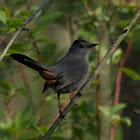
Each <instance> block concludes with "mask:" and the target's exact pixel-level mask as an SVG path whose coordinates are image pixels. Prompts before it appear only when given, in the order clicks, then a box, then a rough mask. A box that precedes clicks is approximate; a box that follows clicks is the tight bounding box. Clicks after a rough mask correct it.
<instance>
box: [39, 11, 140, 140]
mask: <svg viewBox="0 0 140 140" xmlns="http://www.w3.org/2000/svg"><path fill="white" fill-rule="evenodd" d="M139 16H140V9H139V10H138V11H137V12H136V14H135V15H134V17H133V18H132V19H131V20H130V21H129V23H128V24H127V25H126V27H125V28H124V29H123V32H122V34H121V35H119V36H118V38H117V40H116V41H115V42H114V44H113V45H112V46H110V48H109V50H108V52H107V53H106V55H105V56H104V58H103V59H102V60H101V61H100V63H99V65H98V66H97V68H96V69H95V70H94V72H93V73H92V74H91V76H90V77H89V79H88V80H87V82H86V83H85V84H84V85H83V86H82V88H81V89H80V90H79V92H78V93H77V94H76V95H75V97H74V98H73V99H72V100H71V101H70V103H69V104H68V105H67V106H66V108H65V109H64V111H63V114H64V115H65V116H66V115H67V113H68V112H69V111H70V110H71V108H72V107H73V106H74V105H75V104H76V103H77V101H78V99H79V98H80V97H81V96H82V95H83V94H84V92H85V91H86V89H87V88H88V87H89V86H90V85H91V83H92V81H93V80H95V79H96V77H97V76H98V74H99V73H100V71H101V68H102V66H103V65H104V64H105V63H106V61H107V60H108V59H109V57H110V56H111V55H112V54H113V53H114V52H115V50H116V48H117V47H118V45H119V44H120V42H121V41H122V40H123V39H124V37H125V36H126V35H127V33H128V32H129V30H130V28H131V27H132V26H133V25H134V23H135V22H136V20H137V19H138V18H139ZM62 121H63V118H62V117H61V116H59V117H58V118H57V119H56V121H55V122H54V123H53V124H52V126H51V127H50V128H49V130H48V131H47V132H46V134H45V135H44V136H43V137H42V140H48V138H49V137H50V135H51V134H52V133H53V132H54V131H55V129H56V128H57V127H58V125H60V123H61V122H62Z"/></svg>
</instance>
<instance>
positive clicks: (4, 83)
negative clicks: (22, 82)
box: [0, 82, 12, 90]
mask: <svg viewBox="0 0 140 140" xmlns="http://www.w3.org/2000/svg"><path fill="white" fill-rule="evenodd" d="M0 87H2V88H4V89H6V90H10V89H12V86H11V84H10V83H8V82H0Z"/></svg>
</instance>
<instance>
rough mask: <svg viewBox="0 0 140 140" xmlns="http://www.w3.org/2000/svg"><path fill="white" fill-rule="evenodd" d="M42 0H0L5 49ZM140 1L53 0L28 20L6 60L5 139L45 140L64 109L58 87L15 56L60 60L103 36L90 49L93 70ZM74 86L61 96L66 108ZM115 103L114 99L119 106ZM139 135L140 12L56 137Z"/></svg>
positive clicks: (133, 138) (87, 139)
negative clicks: (76, 45) (47, 85)
mask: <svg viewBox="0 0 140 140" xmlns="http://www.w3.org/2000/svg"><path fill="white" fill-rule="evenodd" d="M42 2H43V0H40V1H38V0H20V1H19V0H10V1H9V0H0V53H2V51H3V49H4V48H5V47H6V45H7V43H8V42H9V40H10V39H11V38H12V37H13V35H14V33H15V32H16V29H15V27H17V28H19V27H20V26H21V25H22V24H23V22H24V21H25V20H26V19H27V18H28V17H29V16H30V15H31V14H32V13H33V12H34V11H35V10H36V9H37V8H38V7H39V5H40V4H41V3H42ZM139 6H140V2H139V0H106V1H102V0H78V1H76V0H59V1H58V0H50V2H48V3H47V5H45V7H44V8H43V10H41V12H39V14H38V15H37V16H36V17H35V18H34V19H33V20H32V21H31V22H30V23H29V24H28V25H27V26H26V28H28V29H29V31H26V30H25V31H22V32H21V33H20V35H19V36H18V38H17V39H16V40H15V42H14V43H13V45H12V46H11V48H10V49H9V51H8V52H7V54H6V56H5V57H4V59H3V60H2V62H0V139H1V140H39V138H40V137H41V136H43V135H44V134H45V132H46V131H47V130H48V128H49V127H50V126H51V124H52V123H53V122H54V120H55V119H56V117H57V116H58V115H59V114H58V106H57V96H56V93H54V91H53V90H52V89H49V90H47V91H46V92H45V94H44V95H41V91H42V88H43V83H44V81H43V79H42V78H41V77H40V75H39V74H38V73H37V72H36V71H33V70H31V69H30V68H27V67H25V66H23V65H21V64H19V63H17V62H15V61H14V60H12V59H11V58H10V57H9V55H10V54H11V53H22V54H25V55H27V56H29V57H31V58H33V59H35V60H36V61H38V62H40V63H42V64H45V65H47V66H50V67H53V66H54V65H55V64H56V63H57V62H58V61H59V60H60V59H61V58H62V57H63V56H64V55H65V54H66V52H67V51H68V49H69V47H70V46H71V44H72V42H73V41H74V40H75V39H77V38H82V39H85V40H87V41H89V42H90V43H99V44H100V45H99V46H97V47H95V48H93V49H92V51H91V53H90V56H89V61H90V73H91V72H92V71H94V69H95V68H96V66H97V65H98V63H99V61H100V60H101V59H102V58H103V56H104V55H105V53H106V52H107V50H108V49H109V47H110V45H112V44H113V43H114V41H115V40H116V38H117V36H118V35H120V34H121V32H122V30H123V28H124V27H125V26H126V25H127V23H128V21H129V20H130V19H131V18H132V17H133V16H134V14H135V13H136V10H137V8H138V7H139ZM73 96H74V93H71V94H66V95H62V96H61V103H62V110H63V109H64V108H65V106H66V105H67V104H68V103H69V101H70V97H73ZM114 105H115V106H114ZM139 138H140V19H139V20H138V21H137V23H136V24H135V25H134V26H133V28H132V29H131V31H130V32H129V33H128V35H127V36H126V38H125V39H124V40H123V41H122V42H121V44H120V45H119V47H118V49H117V50H116V52H115V53H114V54H113V55H112V57H111V58H110V59H109V60H108V61H107V63H106V64H105V65H104V67H103V68H102V71H101V74H100V75H99V76H98V78H97V79H96V80H95V81H93V82H92V85H91V86H90V87H89V88H88V89H87V91H86V93H85V94H84V96H83V97H82V98H81V99H80V100H79V101H78V106H75V107H73V108H72V110H71V111H70V112H69V114H68V115H67V117H66V121H63V122H62V123H61V125H60V126H59V127H58V128H57V129H56V131H55V132H54V133H53V135H52V136H51V138H50V140H91V139H95V140H96V139H97V140H109V139H110V140H138V139H139Z"/></svg>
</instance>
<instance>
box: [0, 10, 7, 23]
mask: <svg viewBox="0 0 140 140" xmlns="http://www.w3.org/2000/svg"><path fill="white" fill-rule="evenodd" d="M0 21H1V22H2V23H4V24H6V21H7V17H6V14H5V12H3V11H1V10H0Z"/></svg>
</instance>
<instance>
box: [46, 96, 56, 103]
mask: <svg viewBox="0 0 140 140" xmlns="http://www.w3.org/2000/svg"><path fill="white" fill-rule="evenodd" d="M53 98H54V96H46V101H47V102H48V101H51V100H52V99H53Z"/></svg>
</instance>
